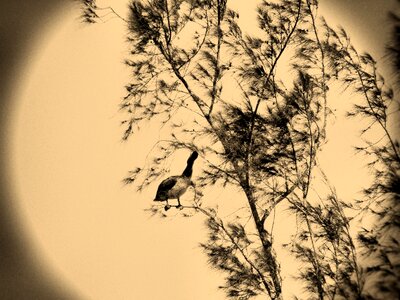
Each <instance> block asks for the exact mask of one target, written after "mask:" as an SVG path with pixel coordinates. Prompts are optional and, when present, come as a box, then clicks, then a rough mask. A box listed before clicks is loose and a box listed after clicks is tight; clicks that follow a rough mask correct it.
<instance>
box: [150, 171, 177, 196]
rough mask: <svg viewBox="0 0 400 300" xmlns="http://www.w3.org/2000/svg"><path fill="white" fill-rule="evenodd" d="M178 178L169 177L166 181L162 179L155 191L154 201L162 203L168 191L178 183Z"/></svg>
mask: <svg viewBox="0 0 400 300" xmlns="http://www.w3.org/2000/svg"><path fill="white" fill-rule="evenodd" d="M177 177H178V176H171V177H168V178H167V179H164V180H163V181H162V182H161V183H160V185H159V186H158V189H157V194H156V197H155V198H154V201H164V200H167V199H168V191H169V190H170V189H172V188H173V187H174V185H175V184H176V183H177V181H178V178H177Z"/></svg>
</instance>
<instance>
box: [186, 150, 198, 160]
mask: <svg viewBox="0 0 400 300" xmlns="http://www.w3.org/2000/svg"><path fill="white" fill-rule="evenodd" d="M198 156H199V153H197V151H193V152H192V154H191V155H190V156H189V158H188V160H187V162H188V163H193V162H194V161H195V160H196V158H197V157H198Z"/></svg>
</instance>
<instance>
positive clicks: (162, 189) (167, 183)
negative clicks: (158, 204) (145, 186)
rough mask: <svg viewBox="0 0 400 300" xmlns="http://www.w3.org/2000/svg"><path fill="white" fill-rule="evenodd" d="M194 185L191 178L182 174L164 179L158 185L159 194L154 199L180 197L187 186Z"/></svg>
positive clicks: (163, 199)
mask: <svg viewBox="0 0 400 300" xmlns="http://www.w3.org/2000/svg"><path fill="white" fill-rule="evenodd" d="M190 185H192V181H191V180H190V178H187V177H182V176H171V177H168V178H167V179H164V180H163V181H162V182H161V183H160V185H159V186H158V190H157V195H156V198H155V199H154V201H166V200H168V199H178V198H179V197H180V196H182V195H183V194H184V193H185V192H186V190H187V188H188V187H189V186H190Z"/></svg>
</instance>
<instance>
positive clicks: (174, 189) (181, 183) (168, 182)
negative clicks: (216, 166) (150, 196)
mask: <svg viewBox="0 0 400 300" xmlns="http://www.w3.org/2000/svg"><path fill="white" fill-rule="evenodd" d="M198 156H199V154H198V153H197V151H193V152H192V154H191V155H190V156H189V158H188V160H187V165H186V168H185V170H183V173H182V175H175V176H170V177H168V178H166V179H164V180H163V181H162V182H161V183H160V185H159V186H158V189H157V193H156V197H155V198H154V201H166V202H167V205H166V206H165V208H164V209H165V210H168V209H169V208H170V207H171V206H170V205H169V204H168V199H177V200H178V205H177V206H176V207H177V208H180V207H182V205H181V202H180V199H179V198H180V197H181V196H182V195H183V194H184V193H185V192H186V190H187V189H188V187H189V186H193V187H194V183H193V182H192V180H191V177H192V173H193V163H194V161H195V160H196V159H197V157H198Z"/></svg>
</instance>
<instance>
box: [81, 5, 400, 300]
mask: <svg viewBox="0 0 400 300" xmlns="http://www.w3.org/2000/svg"><path fill="white" fill-rule="evenodd" d="M81 2H82V5H83V19H84V20H85V21H86V22H90V23H92V22H95V20H96V19H101V18H102V17H101V16H100V15H99V10H100V9H99V8H98V7H97V6H96V4H95V2H94V1H81ZM105 9H108V10H109V11H111V12H112V13H114V14H116V13H115V11H114V10H112V8H105ZM317 12H318V2H317V1H315V0H280V1H265V0H264V1H260V4H259V5H258V7H257V11H256V13H257V21H258V28H257V30H254V32H253V31H252V33H251V34H248V33H246V32H245V30H244V28H241V26H240V25H239V24H240V17H239V13H238V12H236V11H234V10H232V9H230V8H229V3H228V1H227V0H147V1H136V0H134V1H131V2H130V4H129V16H128V17H127V18H121V17H120V16H119V15H117V16H118V17H120V19H121V20H123V21H124V22H126V24H127V27H128V38H127V41H128V43H129V46H130V55H129V57H127V58H126V60H125V64H126V65H127V66H128V67H129V68H130V70H131V75H132V76H131V81H130V82H129V83H128V84H127V85H126V95H125V97H124V98H123V100H122V103H121V110H122V111H123V112H124V115H125V120H124V121H123V122H122V124H123V126H124V133H123V139H124V140H127V139H128V138H129V137H131V136H132V135H134V134H135V133H136V132H137V131H138V130H140V128H141V126H143V124H146V123H147V122H149V121H152V122H159V124H160V127H161V128H169V129H170V130H169V131H168V133H166V134H165V135H164V136H163V138H160V140H159V141H158V142H157V144H156V146H155V147H154V148H153V150H152V151H151V153H150V154H149V157H150V159H149V160H148V162H147V163H146V164H145V165H144V166H141V167H137V168H135V169H134V170H132V171H130V172H129V174H128V176H127V177H126V178H125V179H124V182H125V183H127V184H128V183H132V184H134V185H136V188H137V190H138V191H141V190H142V189H144V188H146V187H148V186H149V185H150V184H152V183H153V182H155V181H159V180H160V179H161V178H162V177H163V176H164V175H166V173H167V171H168V167H167V166H166V165H165V164H164V163H163V162H165V161H166V160H167V159H168V157H169V156H171V155H172V153H174V152H175V151H176V150H178V149H190V150H192V151H193V150H196V151H197V152H198V153H199V155H200V158H201V161H202V165H201V166H202V171H201V173H200V174H199V175H198V176H197V177H196V179H195V180H196V197H195V198H194V200H193V201H192V203H191V205H187V206H184V207H183V209H184V210H186V209H187V210H188V211H191V213H184V214H183V215H184V216H190V215H191V214H194V213H202V214H203V215H204V216H205V217H206V227H207V230H208V233H209V235H208V239H207V240H206V241H204V242H202V243H201V247H202V248H203V250H204V252H205V254H206V255H207V257H208V261H209V264H210V266H212V267H213V268H216V269H218V270H221V271H222V272H223V273H224V274H225V284H224V285H223V286H221V288H222V289H223V290H224V291H225V292H226V296H227V297H228V298H232V299H249V298H253V297H256V296H259V295H261V296H263V297H266V298H267V299H281V298H282V289H283V288H284V283H283V282H282V277H281V264H282V263H283V260H282V259H281V258H280V257H279V256H277V254H276V248H277V245H275V244H274V232H273V226H272V227H269V226H267V223H268V222H269V221H271V216H272V215H273V216H274V217H273V218H275V211H276V208H277V207H278V205H280V204H282V205H286V206H287V207H288V210H289V211H290V212H292V215H294V216H296V218H297V222H296V224H290V225H289V224H288V226H292V227H294V228H295V229H296V230H297V233H296V234H295V235H293V236H292V238H291V240H290V241H289V242H288V243H287V244H286V245H285V246H286V249H287V250H288V251H289V253H290V254H292V255H293V256H294V257H295V258H297V259H298V261H299V263H300V265H301V268H300V270H299V271H298V273H297V274H293V275H294V277H296V278H297V279H298V280H299V282H301V283H302V284H303V287H304V295H305V297H306V298H305V299H320V300H322V299H374V297H376V295H378V292H383V293H385V294H386V295H388V296H393V295H395V294H396V293H398V291H399V282H400V280H399V266H400V265H399V261H398V259H395V257H396V255H397V254H400V251H399V242H400V241H399V239H398V235H397V232H398V227H399V224H400V221H399V220H400V215H399V208H400V207H399V190H398V186H399V182H400V180H399V173H398V171H397V170H398V168H399V164H400V161H399V146H398V143H397V142H396V141H395V139H394V138H393V136H392V134H391V133H390V129H389V121H390V118H389V115H390V112H391V110H392V103H395V100H394V92H393V90H392V89H390V88H389V87H387V85H386V84H385V82H384V79H383V77H382V76H381V75H379V73H378V71H377V63H376V61H375V60H374V59H373V58H372V56H370V55H369V54H359V53H358V52H357V51H356V49H355V48H354V47H353V46H352V45H351V43H350V40H349V37H348V36H347V34H346V32H345V31H344V30H342V29H339V30H335V29H333V28H331V27H330V26H329V25H328V24H327V23H326V22H325V21H324V19H321V18H318V15H317ZM392 50H393V49H392ZM288 62H289V63H288ZM282 70H286V72H284V75H281V74H282ZM287 70H289V71H287ZM288 72H289V73H290V74H291V75H290V76H289V75H288V74H289V73H288ZM332 82H340V83H342V85H344V87H345V88H350V89H352V90H353V91H354V92H355V93H358V94H361V95H362V97H363V101H362V102H357V103H354V106H353V110H352V111H350V112H348V115H349V116H350V117H360V118H361V119H362V121H363V122H364V123H365V127H364V129H363V131H362V134H363V135H364V136H365V137H366V138H365V141H366V145H361V146H360V147H359V148H358V150H359V151H360V152H364V153H365V154H367V155H368V156H370V157H371V158H372V159H371V161H370V167H371V168H372V170H373V172H374V176H375V181H374V182H373V184H372V185H371V186H370V187H368V188H366V189H365V190H364V194H365V196H366V198H365V199H364V200H362V201H360V202H357V203H352V202H353V201H352V199H348V200H347V201H344V200H341V199H340V197H339V196H338V195H337V193H336V191H335V188H334V187H332V186H331V184H330V183H329V181H328V178H327V177H326V175H325V174H324V172H323V170H321V168H320V166H319V165H318V154H319V152H320V150H321V148H322V147H323V145H324V144H325V143H326V142H327V139H328V137H329V132H327V128H326V127H327V120H328V118H329V117H330V115H331V111H330V109H329V102H328V100H329V101H331V99H330V98H329V88H328V87H329V84H330V83H332ZM232 89H233V91H232ZM364 123H362V124H364ZM375 127H377V128H378V129H377V130H379V131H380V132H381V133H382V134H383V135H384V139H382V140H378V141H377V140H372V139H371V135H368V134H369V132H371V131H372V130H375V129H374V128H375ZM316 177H318V179H319V180H317V179H316ZM217 185H219V186H222V187H224V188H225V187H226V188H231V189H235V190H236V191H240V193H237V194H238V197H239V196H241V197H242V199H243V201H242V204H241V205H240V207H239V208H236V211H235V212H233V213H232V214H230V216H231V217H226V218H222V217H220V216H219V213H218V209H217V208H216V207H214V208H213V207H210V206H208V205H206V204H205V203H207V200H208V199H207V194H206V193H205V192H206V191H208V190H210V189H212V188H213V187H215V186H217ZM317 186H318V187H317ZM324 188H325V189H326V190H327V191H325V193H324V195H322V196H319V194H318V193H316V192H315V190H316V189H320V190H321V191H322V190H323V189H324ZM203 194H204V195H203ZM221 201H222V200H221ZM221 205H222V204H221ZM357 209H359V210H361V212H363V213H371V212H372V213H373V214H375V215H377V222H376V224H375V230H376V231H374V232H373V231H371V230H370V229H367V228H366V229H365V230H364V231H363V232H360V233H359V234H358V241H356V238H355V235H354V230H353V229H352V227H351V226H352V223H351V222H352V220H353V218H352V217H350V215H351V212H352V213H353V215H354V211H355V210H357ZM150 212H151V213H152V214H157V213H159V214H161V215H162V216H164V217H167V215H166V214H165V213H164V212H163V208H162V207H160V206H154V207H152V208H151V209H150ZM249 220H251V221H249ZM270 223H271V222H270ZM272 224H273V220H272ZM357 242H358V243H361V244H362V245H363V248H362V249H364V250H365V255H367V256H369V257H370V260H365V261H364V259H363V260H362V263H360V258H362V256H360V255H359V252H360V249H359V248H358V244H357ZM397 257H399V256H397ZM371 274H373V275H375V277H374V276H372V275H371ZM370 275H371V276H370ZM373 277H374V278H373Z"/></svg>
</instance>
